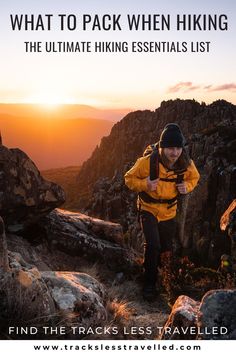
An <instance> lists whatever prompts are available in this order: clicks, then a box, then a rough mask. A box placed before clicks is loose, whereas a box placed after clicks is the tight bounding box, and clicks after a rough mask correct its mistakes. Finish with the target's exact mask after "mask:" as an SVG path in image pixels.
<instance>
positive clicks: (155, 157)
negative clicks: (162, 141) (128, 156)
mask: <svg viewBox="0 0 236 354" xmlns="http://www.w3.org/2000/svg"><path fill="white" fill-rule="evenodd" d="M149 155H150V160H149V162H150V164H149V171H150V172H149V176H150V180H151V181H153V180H155V179H157V178H159V163H162V162H161V159H160V156H159V150H158V143H156V144H152V145H149V146H148V147H147V148H146V149H145V150H144V153H143V156H149ZM185 171H186V169H182V170H178V171H175V174H177V177H176V178H160V180H161V181H163V182H166V183H181V182H183V179H184V172H185ZM178 195H179V193H177V195H176V196H175V197H173V198H171V199H156V198H153V197H151V196H150V195H149V194H148V193H146V192H139V194H138V196H139V199H141V200H143V201H144V202H146V203H155V204H156V203H160V204H168V207H167V209H169V208H172V207H173V206H174V205H176V204H177V197H178Z"/></svg>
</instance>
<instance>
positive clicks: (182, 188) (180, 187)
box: [176, 182, 188, 194]
mask: <svg viewBox="0 0 236 354" xmlns="http://www.w3.org/2000/svg"><path fill="white" fill-rule="evenodd" d="M176 187H177V189H178V191H179V193H180V194H187V193H188V191H187V187H186V184H185V182H182V183H178V184H176Z"/></svg>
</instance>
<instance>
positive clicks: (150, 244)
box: [140, 210, 176, 286]
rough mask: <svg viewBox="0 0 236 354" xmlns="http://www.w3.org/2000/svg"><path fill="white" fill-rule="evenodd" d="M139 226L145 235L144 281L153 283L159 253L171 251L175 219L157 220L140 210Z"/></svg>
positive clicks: (158, 263) (149, 283)
mask: <svg viewBox="0 0 236 354" xmlns="http://www.w3.org/2000/svg"><path fill="white" fill-rule="evenodd" d="M140 217H141V226H142V230H143V233H144V237H145V244H144V282H145V284H146V285H152V286H154V285H155V282H156V278H157V268H158V266H160V255H161V253H163V252H172V248H173V246H172V242H173V237H174V235H175V232H176V222H175V219H170V220H167V221H159V222H158V220H157V219H156V218H155V216H154V215H153V214H151V213H149V212H148V211H145V210H142V211H141V215H140Z"/></svg>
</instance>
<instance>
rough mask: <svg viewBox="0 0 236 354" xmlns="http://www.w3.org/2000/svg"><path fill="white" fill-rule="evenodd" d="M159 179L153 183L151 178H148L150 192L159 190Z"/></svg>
mask: <svg viewBox="0 0 236 354" xmlns="http://www.w3.org/2000/svg"><path fill="white" fill-rule="evenodd" d="M158 181H159V178H157V179H154V180H153V181H151V180H150V177H148V178H147V189H148V192H153V191H155V190H156V189H157V185H158Z"/></svg>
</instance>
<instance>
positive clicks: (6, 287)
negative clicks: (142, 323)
mask: <svg viewBox="0 0 236 354" xmlns="http://www.w3.org/2000/svg"><path fill="white" fill-rule="evenodd" d="M8 258H9V271H8V272H5V271H4V270H3V268H1V267H0V333H1V335H3V336H7V337H9V336H8V328H9V327H10V326H13V328H17V327H22V326H23V327H27V326H28V327H30V326H33V327H34V328H37V338H45V332H44V331H43V330H42V328H44V327H45V326H49V327H54V328H56V327H58V323H61V322H62V323H63V325H64V327H65V328H66V333H65V334H66V335H70V333H71V326H77V327H79V326H82V327H84V328H85V329H86V328H88V327H90V326H95V327H96V326H97V325H99V324H100V325H101V323H102V322H103V321H104V320H106V318H107V312H106V308H105V305H106V292H105V289H104V287H103V286H102V285H101V284H100V283H99V282H98V281H97V280H96V279H94V278H92V277H91V276H89V275H87V274H84V273H78V272H54V271H51V270H49V271H41V272H40V271H39V270H38V268H37V267H35V266H34V265H30V264H29V263H27V262H26V261H25V260H24V259H23V257H22V256H21V254H20V253H17V252H11V251H8ZM17 335H18V333H15V332H14V331H13V334H12V336H13V338H18V336H17ZM26 337H27V336H26ZM74 338H75V336H74Z"/></svg>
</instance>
